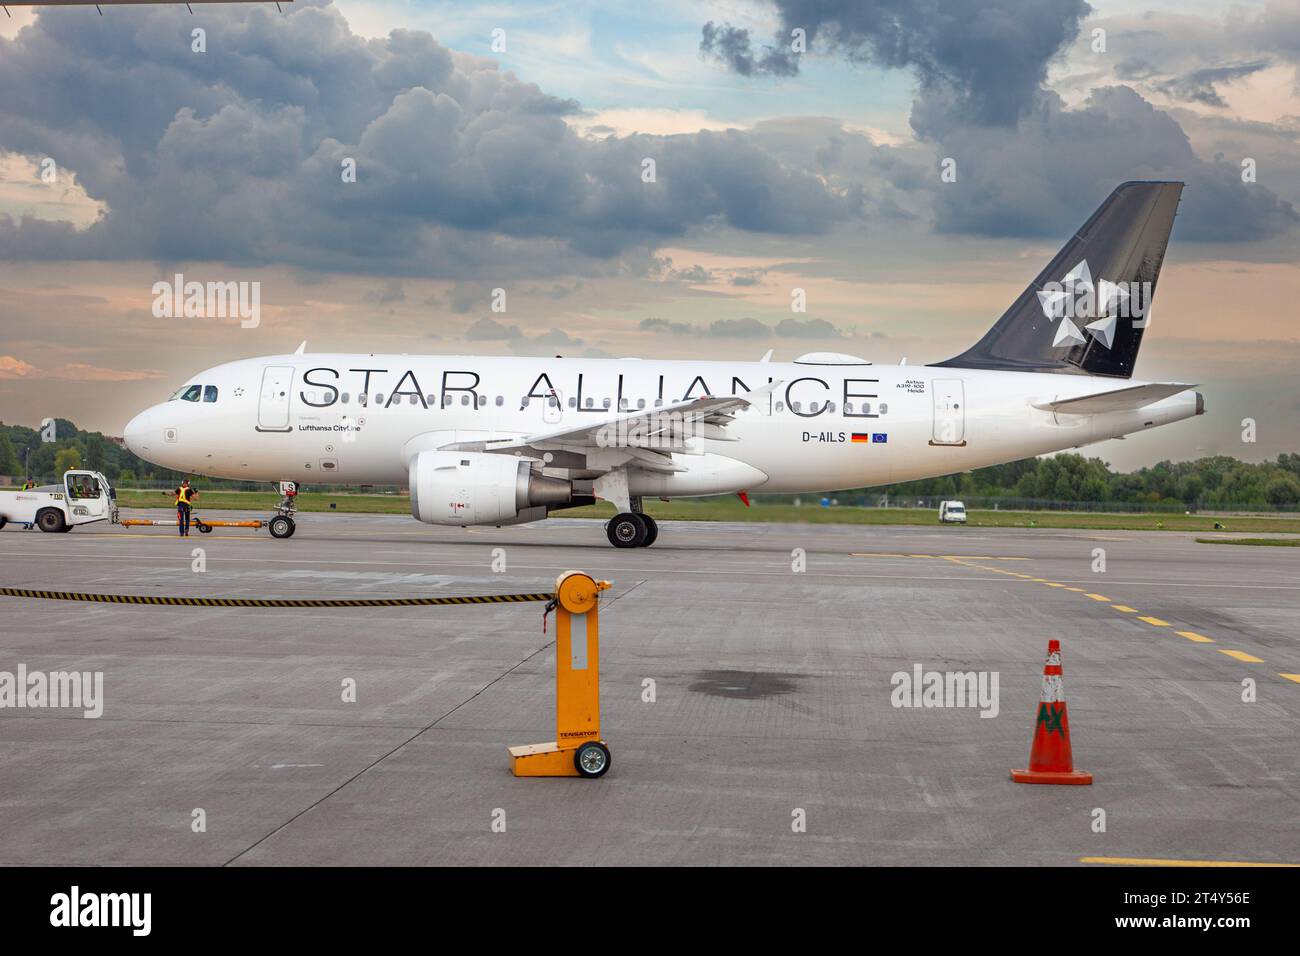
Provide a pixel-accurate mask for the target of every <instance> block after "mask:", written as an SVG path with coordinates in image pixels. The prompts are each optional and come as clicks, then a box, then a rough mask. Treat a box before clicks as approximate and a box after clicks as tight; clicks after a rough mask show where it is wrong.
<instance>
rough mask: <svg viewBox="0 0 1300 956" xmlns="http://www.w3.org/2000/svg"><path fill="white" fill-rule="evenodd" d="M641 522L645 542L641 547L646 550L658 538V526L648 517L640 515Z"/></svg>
mask: <svg viewBox="0 0 1300 956" xmlns="http://www.w3.org/2000/svg"><path fill="white" fill-rule="evenodd" d="M641 520H642V521H644V522H645V540H644V541H642V542H641V547H643V548H648V547H650V545H652V544H654V543H655V541H656V540H657V539H658V538H659V524H658V522H656V521H655V519H654V518H652V517H650V516H649V515H642V516H641Z"/></svg>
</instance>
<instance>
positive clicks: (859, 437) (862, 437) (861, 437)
mask: <svg viewBox="0 0 1300 956" xmlns="http://www.w3.org/2000/svg"><path fill="white" fill-rule="evenodd" d="M853 442H854V444H857V443H858V442H861V443H862V444H864V445H867V444H870V443H871V436H870V435H868V434H867V433H866V432H854V433H853Z"/></svg>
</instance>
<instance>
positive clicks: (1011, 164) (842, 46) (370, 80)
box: [0, 0, 1300, 467]
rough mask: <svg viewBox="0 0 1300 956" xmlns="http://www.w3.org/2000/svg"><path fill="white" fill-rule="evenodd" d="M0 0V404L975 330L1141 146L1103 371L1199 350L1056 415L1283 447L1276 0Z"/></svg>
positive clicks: (903, 352) (1211, 440)
mask: <svg viewBox="0 0 1300 956" xmlns="http://www.w3.org/2000/svg"><path fill="white" fill-rule="evenodd" d="M11 10H12V13H13V17H12V19H3V18H0V420H4V421H7V422H23V423H26V424H29V425H31V424H35V423H36V422H38V421H39V420H40V419H42V418H45V417H48V416H53V415H58V416H63V417H67V418H71V419H72V420H74V421H75V422H77V423H78V424H79V425H82V426H86V427H92V428H98V429H102V430H104V431H106V432H108V433H110V434H119V433H120V431H121V426H122V424H123V422H125V421H126V419H127V418H129V417H130V415H131V414H133V413H134V412H135V411H137V410H138V409H140V408H141V407H143V406H145V405H148V404H151V403H153V402H154V401H157V400H160V399H161V398H164V397H166V395H167V394H168V393H170V392H171V391H172V390H173V388H174V387H175V385H176V384H178V383H179V382H180V381H181V380H183V379H184V378H186V377H188V376H189V375H191V374H192V373H193V372H195V371H197V370H199V369H201V368H204V367H206V366H209V365H213V364H216V363H218V362H221V361H225V360H228V359H232V358H242V357H247V356H250V355H257V354H272V353H276V352H283V351H289V350H292V349H293V348H294V347H296V346H297V344H298V343H299V342H300V341H301V340H303V339H306V340H308V348H309V350H317V351H326V350H329V351H342V350H355V351H393V352H431V353H454V354H464V353H474V354H556V353H561V354H567V355H591V356H618V355H639V356H644V357H668V358H687V357H691V356H708V357H710V358H715V357H732V358H737V359H755V358H758V357H759V356H760V355H762V354H763V352H765V351H766V350H767V349H768V348H774V349H776V355H777V358H787V359H788V358H793V357H795V356H797V355H798V354H800V353H802V352H805V351H810V350H814V349H834V350H837V351H844V352H851V353H854V354H858V355H862V356H864V357H866V358H868V359H870V360H872V361H875V362H879V363H897V362H898V361H900V360H901V359H903V358H906V359H907V360H908V363H909V364H910V365H917V364H920V363H923V362H926V361H933V360H939V359H943V358H947V357H949V356H950V355H953V354H955V353H957V352H959V351H961V350H963V349H964V348H965V347H966V346H967V345H969V344H970V343H971V342H973V341H974V340H975V339H977V338H978V337H979V336H980V335H981V334H982V333H983V332H984V331H985V330H986V329H987V327H988V326H989V325H990V324H992V322H993V321H994V320H995V319H996V318H997V316H998V315H999V314H1000V313H1001V312H1002V311H1003V309H1004V308H1005V307H1006V306H1007V305H1008V304H1009V303H1010V302H1011V301H1012V300H1013V299H1014V298H1015V296H1016V295H1017V294H1018V293H1019V291H1020V290H1021V289H1022V288H1023V287H1024V286H1025V284H1026V283H1027V282H1028V281H1029V280H1030V279H1032V278H1033V277H1034V275H1035V274H1036V273H1037V272H1038V271H1039V269H1040V268H1041V266H1042V265H1043V264H1045V262H1046V260H1047V259H1048V258H1049V257H1050V256H1051V254H1052V253H1053V252H1054V251H1055V250H1056V249H1057V248H1058V247H1059V246H1060V244H1061V243H1062V242H1063V241H1064V240H1065V239H1066V238H1068V237H1069V235H1070V234H1071V233H1072V232H1073V230H1074V229H1076V228H1077V227H1078V226H1079V225H1081V224H1082V222H1083V221H1084V220H1085V219H1086V218H1087V216H1088V215H1089V214H1090V213H1091V211H1092V210H1093V209H1094V208H1095V207H1096V206H1097V205H1098V204H1099V203H1100V202H1101V200H1102V199H1104V198H1105V196H1106V195H1107V194H1108V193H1109V192H1110V190H1111V189H1112V188H1114V186H1115V185H1116V184H1118V183H1119V182H1122V181H1124V180H1127V179H1153V178H1160V179H1165V178H1170V179H1181V180H1184V181H1186V182H1187V189H1186V190H1185V192H1184V194H1183V202H1182V206H1181V209H1180V213H1179V218H1178V221H1177V223H1176V224H1175V227H1174V240H1173V244H1172V245H1171V249H1170V253H1169V256H1168V258H1167V259H1166V264H1165V271H1164V275H1163V277H1162V281H1161V283H1160V292H1159V295H1158V296H1157V299H1156V304H1155V310H1154V317H1153V319H1152V323H1151V328H1150V330H1149V331H1148V333H1147V336H1146V338H1145V340H1144V343H1145V347H1144V349H1143V352H1142V356H1141V359H1140V362H1139V368H1138V373H1139V375H1141V376H1142V377H1144V378H1150V379H1162V380H1170V381H1186V382H1196V383H1201V384H1202V385H1203V386H1204V387H1203V391H1205V393H1206V395H1207V401H1208V406H1209V412H1210V413H1209V414H1208V415H1206V416H1205V417H1204V418H1202V419H1198V420H1197V421H1196V422H1195V423H1184V424H1182V425H1178V426H1173V427H1171V428H1169V429H1167V430H1162V431H1161V432H1158V433H1153V434H1152V435H1149V436H1144V437H1143V438H1141V439H1137V440H1130V441H1126V442H1110V443H1108V444H1105V445H1100V446H1096V448H1095V449H1094V452H1095V453H1097V454H1101V455H1102V456H1103V457H1106V458H1107V459H1108V460H1111V461H1112V462H1114V463H1115V464H1117V465H1119V466H1121V467H1132V466H1135V465H1141V464H1147V463H1150V462H1154V461H1156V460H1158V459H1160V458H1165V457H1173V458H1176V459H1177V458H1187V457H1195V456H1199V455H1203V454H1210V453H1225V454H1234V455H1237V456H1238V457H1243V458H1248V459H1260V458H1264V457H1272V456H1274V455H1276V454H1277V453H1278V452H1281V451H1297V450H1300V375H1298V374H1297V372H1300V331H1297V323H1296V316H1297V304H1296V303H1297V301H1300V241H1298V240H1300V212H1298V210H1300V93H1298V83H1300V74H1298V72H1297V67H1298V66H1300V4H1296V3H1295V2H1293V0H1268V2H1254V3H1252V2H1245V3H1224V2H1218V0H1213V2H1211V0H1179V2H1141V0H1132V2H1130V0H1095V2H1093V3H1091V4H1089V3H1085V2H1082V0H969V2H966V0H856V2H841V0H723V2H707V0H706V2H699V0H694V2H686V0H660V2H657V3H653V4H642V3H633V2H626V3H625V2H618V0H614V2H590V3H588V2H582V0H568V2H565V3H551V2H536V3H534V2H518V3H514V2H508V0H500V2H492V3H474V2H458V3H436V2H430V0H338V2H333V3H331V2H325V0H303V2H297V3H293V4H291V5H289V4H286V5H285V8H284V12H283V13H279V12H277V11H276V9H275V6H274V4H270V3H268V4H254V5H247V6H243V5H217V6H207V5H196V6H195V8H194V10H195V12H194V14H193V15H191V14H190V13H188V12H187V11H186V10H185V8H184V7H183V6H182V7H178V8H168V7H134V8H129V7H128V8H116V9H105V11H104V16H103V17H100V16H98V15H97V14H96V13H95V10H94V9H93V7H92V8H62V9H46V10H42V11H40V12H33V11H32V10H31V9H22V8H11ZM195 28H202V29H203V30H204V31H205V32H206V37H205V39H206V50H205V51H204V52H195V51H194V49H193V42H192V31H193V30H194V29H195ZM796 31H802V33H796ZM796 37H802V38H803V39H804V47H805V48H804V49H803V50H802V51H799V50H796V49H793V48H792V47H793V46H794V45H795V43H794V40H793V39H792V38H796ZM647 159H653V160H654V163H655V181H654V182H652V183H647V182H645V181H644V178H643V170H644V168H645V166H644V163H645V160H647ZM945 159H951V160H953V161H954V162H955V168H956V172H957V177H956V181H955V182H944V181H942V179H941V176H940V173H941V167H942V164H943V162H944V160H945ZM346 161H354V162H355V167H356V181H355V182H344V176H343V175H342V172H341V170H342V169H343V166H344V164H345V162H346ZM1243 163H1246V164H1248V165H1249V166H1250V167H1251V169H1252V170H1253V172H1254V175H1253V177H1247V178H1248V179H1250V178H1253V181H1244V180H1243ZM51 170H52V171H53V176H51V175H50V171H51ZM43 173H45V175H44V176H43V175H42V174H43ZM51 180H52V181H51ZM177 272H181V273H183V274H184V275H185V277H186V278H187V279H197V280H200V281H223V282H224V281H258V282H260V283H261V302H262V316H261V319H262V320H261V324H260V325H259V326H258V327H257V328H241V325H240V322H239V320H238V318H231V319H200V320H192V321H190V322H188V323H185V324H184V325H181V324H179V323H177V322H176V321H174V320H171V319H165V318H162V319H160V318H155V317H154V314H153V310H152V309H151V306H152V304H153V293H152V291H151V290H152V286H153V283H154V282H156V281H158V280H159V279H162V278H170V277H171V276H172V275H174V274H175V273H177ZM496 288H502V289H505V290H506V311H505V312H504V313H499V312H498V313H494V312H493V311H492V309H491V304H492V290H493V289H496ZM796 288H799V289H804V290H805V291H806V296H807V303H808V305H807V311H806V312H805V313H798V314H796V313H793V312H792V311H791V295H792V290H794V289H796ZM1245 417H1251V418H1254V419H1256V421H1257V422H1258V442H1257V443H1256V444H1253V445H1243V444H1242V442H1241V431H1242V428H1241V419H1243V418H1245Z"/></svg>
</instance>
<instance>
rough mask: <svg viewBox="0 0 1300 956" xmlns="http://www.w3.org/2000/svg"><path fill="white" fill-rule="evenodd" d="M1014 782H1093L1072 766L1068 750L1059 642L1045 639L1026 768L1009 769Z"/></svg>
mask: <svg viewBox="0 0 1300 956" xmlns="http://www.w3.org/2000/svg"><path fill="white" fill-rule="evenodd" d="M1011 779H1012V780H1014V781H1015V782H1016V783H1067V784H1088V783H1092V774H1090V773H1085V772H1084V771H1082V770H1075V769H1074V756H1073V755H1072V754H1071V753H1070V719H1069V717H1067V716H1066V713H1065V685H1064V684H1063V683H1062V682H1061V642H1060V641H1055V640H1053V641H1048V642H1047V662H1046V663H1045V664H1043V694H1042V697H1040V698H1039V703H1038V720H1037V721H1035V723H1034V741H1033V743H1032V744H1031V745H1030V748H1029V769H1028V770H1013V771H1011Z"/></svg>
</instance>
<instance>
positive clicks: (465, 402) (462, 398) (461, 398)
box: [460, 395, 469, 405]
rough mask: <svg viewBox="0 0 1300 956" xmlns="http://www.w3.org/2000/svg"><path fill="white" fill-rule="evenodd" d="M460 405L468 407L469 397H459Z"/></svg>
mask: <svg viewBox="0 0 1300 956" xmlns="http://www.w3.org/2000/svg"><path fill="white" fill-rule="evenodd" d="M460 403H461V404H462V405H468V404H469V396H468V395H462V396H461V397H460Z"/></svg>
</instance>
